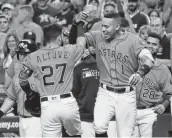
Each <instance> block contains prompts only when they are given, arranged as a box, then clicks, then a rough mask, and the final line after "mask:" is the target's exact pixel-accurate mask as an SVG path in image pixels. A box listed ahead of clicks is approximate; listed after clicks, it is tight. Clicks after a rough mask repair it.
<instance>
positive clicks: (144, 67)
mask: <svg viewBox="0 0 172 138" xmlns="http://www.w3.org/2000/svg"><path fill="white" fill-rule="evenodd" d="M149 71H150V67H149V66H148V65H146V64H143V65H141V67H140V68H139V69H138V71H137V73H138V74H140V76H141V77H144V76H145V75H146V74H147V73H148V72H149Z"/></svg>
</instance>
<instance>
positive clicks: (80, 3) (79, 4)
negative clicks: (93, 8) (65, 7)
mask: <svg viewBox="0 0 172 138" xmlns="http://www.w3.org/2000/svg"><path fill="white" fill-rule="evenodd" d="M71 3H72V5H73V7H74V9H76V12H77V13H79V12H80V11H82V10H83V8H84V5H86V0H71Z"/></svg>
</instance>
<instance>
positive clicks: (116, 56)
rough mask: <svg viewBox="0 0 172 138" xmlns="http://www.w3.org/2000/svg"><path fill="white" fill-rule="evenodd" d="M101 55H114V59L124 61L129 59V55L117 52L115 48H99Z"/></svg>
mask: <svg viewBox="0 0 172 138" xmlns="http://www.w3.org/2000/svg"><path fill="white" fill-rule="evenodd" d="M99 55H100V56H104V57H112V58H114V59H117V60H120V61H122V62H126V61H127V60H128V56H127V55H124V54H122V53H120V52H116V51H115V50H111V49H107V48H101V49H99Z"/></svg>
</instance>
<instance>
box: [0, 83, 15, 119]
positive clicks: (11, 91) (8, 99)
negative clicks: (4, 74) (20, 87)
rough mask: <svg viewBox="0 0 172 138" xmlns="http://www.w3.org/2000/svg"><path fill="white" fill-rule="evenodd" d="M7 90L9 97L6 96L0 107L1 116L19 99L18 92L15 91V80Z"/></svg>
mask: <svg viewBox="0 0 172 138" xmlns="http://www.w3.org/2000/svg"><path fill="white" fill-rule="evenodd" d="M5 92H6V95H7V97H6V98H5V100H4V102H3V104H2V105H1V107H0V118H1V117H2V116H3V115H4V114H5V113H7V112H8V111H9V110H10V109H11V108H12V107H13V106H14V104H15V102H16V100H17V93H16V91H15V88H14V84H13V82H12V83H11V84H10V86H9V87H8V89H7V90H6V91H5Z"/></svg>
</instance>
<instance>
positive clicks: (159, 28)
mask: <svg viewBox="0 0 172 138" xmlns="http://www.w3.org/2000/svg"><path fill="white" fill-rule="evenodd" d="M150 27H151V32H154V33H157V34H158V35H160V36H161V39H162V41H161V46H162V55H159V56H158V57H157V58H160V59H162V60H161V61H162V62H163V63H164V64H166V65H167V66H171V65H170V60H169V59H170V40H171V38H172V34H167V33H166V31H165V23H164V21H163V20H162V19H161V18H156V19H154V20H151V22H150Z"/></svg>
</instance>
